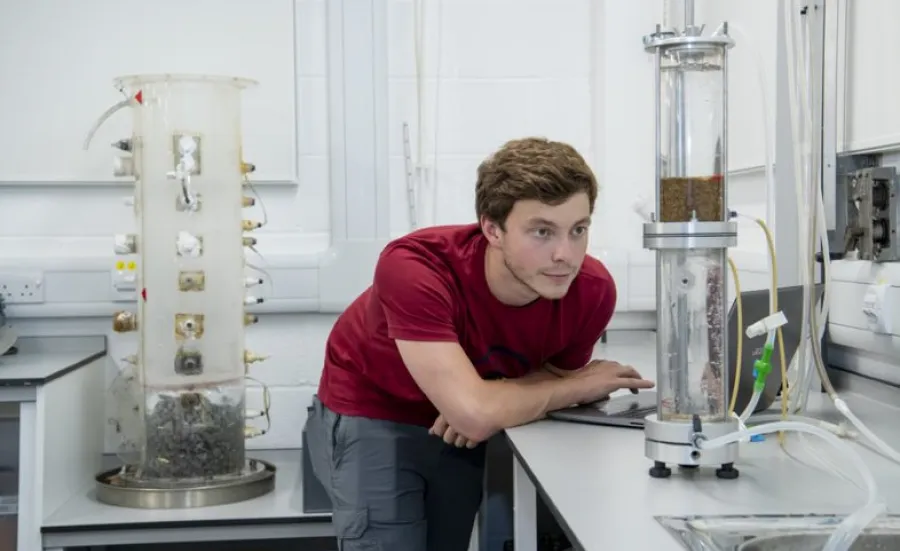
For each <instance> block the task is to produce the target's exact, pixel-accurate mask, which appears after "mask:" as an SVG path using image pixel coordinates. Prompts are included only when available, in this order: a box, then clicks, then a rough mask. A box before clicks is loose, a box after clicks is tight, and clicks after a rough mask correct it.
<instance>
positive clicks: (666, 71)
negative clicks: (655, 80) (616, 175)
mask: <svg viewBox="0 0 900 551" xmlns="http://www.w3.org/2000/svg"><path fill="white" fill-rule="evenodd" d="M657 55H658V58H657V62H658V64H659V90H658V101H659V154H660V159H659V190H658V193H657V201H658V202H659V204H657V210H656V212H658V213H659V221H660V222H688V221H692V220H696V221H701V222H719V221H725V220H727V205H726V193H727V191H726V186H725V181H724V177H723V166H724V158H725V140H726V131H725V128H726V120H725V113H726V102H727V98H726V88H727V86H726V78H727V77H726V74H727V73H726V71H725V56H726V49H725V46H724V45H718V44H709V43H706V44H680V45H671V46H663V47H660V49H659V50H658V54H657Z"/></svg>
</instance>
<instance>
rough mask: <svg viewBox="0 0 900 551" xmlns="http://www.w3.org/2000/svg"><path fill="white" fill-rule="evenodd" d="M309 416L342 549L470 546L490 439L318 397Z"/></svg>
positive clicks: (312, 452) (454, 549)
mask: <svg viewBox="0 0 900 551" xmlns="http://www.w3.org/2000/svg"><path fill="white" fill-rule="evenodd" d="M313 400H314V402H313V412H312V414H311V415H310V416H309V418H308V420H307V422H306V431H307V435H306V436H307V446H308V447H309V456H310V460H311V462H312V466H313V472H314V473H315V475H316V478H318V479H319V481H320V482H321V483H322V485H323V486H324V487H325V489H326V490H327V492H328V495H329V497H330V498H331V503H332V506H333V524H334V528H335V532H336V534H337V539H338V548H339V549H340V551H363V550H365V551H466V550H467V549H468V546H469V540H470V538H471V534H472V528H473V525H474V521H475V515H476V514H477V512H478V508H479V506H480V504H481V495H482V487H483V486H482V484H483V478H484V460H485V446H484V445H483V444H482V445H479V446H477V447H476V448H475V449H471V450H470V449H466V448H462V449H459V448H456V447H455V446H451V445H448V444H445V443H444V441H443V440H441V439H440V438H438V437H437V436H433V435H430V434H428V429H427V428H424V427H419V426H414V425H405V424H402V423H394V422H391V421H382V420H375V419H367V418H363V417H352V416H345V415H340V414H337V413H335V412H333V411H331V410H330V409H328V408H327V407H325V406H324V405H323V404H322V403H321V402H320V401H319V399H318V398H314V399H313Z"/></svg>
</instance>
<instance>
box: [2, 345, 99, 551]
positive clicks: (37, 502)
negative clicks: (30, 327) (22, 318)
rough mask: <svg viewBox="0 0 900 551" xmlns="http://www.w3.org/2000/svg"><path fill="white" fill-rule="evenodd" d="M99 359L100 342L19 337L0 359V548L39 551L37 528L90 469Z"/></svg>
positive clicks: (96, 424)
mask: <svg viewBox="0 0 900 551" xmlns="http://www.w3.org/2000/svg"><path fill="white" fill-rule="evenodd" d="M105 358H106V339H105V337H102V336H100V337H27V338H19V339H18V340H17V341H16V344H15V347H14V348H13V349H10V351H8V352H7V353H6V354H5V355H3V356H0V442H3V446H2V447H0V549H19V550H20V551H22V550H27V551H34V550H37V549H40V548H41V536H40V525H41V522H42V521H43V519H44V518H45V516H46V515H47V514H48V512H49V511H50V510H52V509H54V508H55V506H56V505H57V504H58V501H59V499H60V496H61V495H64V494H65V493H66V492H67V491H69V490H70V489H71V488H72V484H75V483H76V482H75V481H74V480H73V476H74V477H78V476H81V475H84V474H86V473H88V472H90V471H91V469H92V468H93V467H94V464H95V463H94V461H93V460H92V459H91V458H92V456H94V455H95V453H96V450H98V449H102V438H103V425H102V423H103V409H102V408H103V404H102V403H99V404H98V402H99V401H98V400H97V396H98V393H99V394H101V395H102V386H103V381H104V379H103V377H104V366H105V362H106V360H105ZM98 389H100V391H99V392H98ZM51 404H52V409H51ZM59 412H63V413H64V414H63V415H59ZM82 434H83V435H84V437H83V438H79V437H78V435H82ZM9 444H11V445H9ZM97 446H100V447H99V448H98V447H97ZM63 450H65V451H63Z"/></svg>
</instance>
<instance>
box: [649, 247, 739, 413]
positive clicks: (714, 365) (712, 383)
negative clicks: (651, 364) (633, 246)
mask: <svg viewBox="0 0 900 551" xmlns="http://www.w3.org/2000/svg"><path fill="white" fill-rule="evenodd" d="M657 255H658V259H659V263H658V266H659V268H658V269H659V273H658V274H657V281H658V285H659V293H658V296H659V304H658V308H659V311H658V312H657V321H658V324H659V326H658V328H657V348H658V350H657V355H658V358H657V391H658V393H659V396H660V399H659V404H660V411H659V412H658V415H659V419H660V420H661V421H684V422H690V421H691V420H692V419H693V418H694V416H695V415H696V416H699V418H700V419H701V421H704V422H717V421H725V420H726V419H727V403H726V397H727V388H728V374H727V371H726V369H725V367H726V351H727V339H726V335H727V333H726V331H727V324H726V319H727V318H726V309H725V295H726V289H727V280H726V279H725V278H726V275H725V262H726V256H725V255H726V249H695V250H677V249H670V250H659V251H657Z"/></svg>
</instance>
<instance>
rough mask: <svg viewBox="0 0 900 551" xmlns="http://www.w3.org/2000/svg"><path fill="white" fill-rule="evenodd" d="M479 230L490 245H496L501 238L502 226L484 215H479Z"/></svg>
mask: <svg viewBox="0 0 900 551" xmlns="http://www.w3.org/2000/svg"><path fill="white" fill-rule="evenodd" d="M481 232H482V233H483V234H484V236H485V237H486V238H487V240H488V243H490V244H491V245H497V244H498V243H500V240H501V239H502V238H503V228H501V227H500V224H498V223H496V222H494V221H493V220H491V219H489V218H488V217H486V216H482V217H481Z"/></svg>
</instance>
